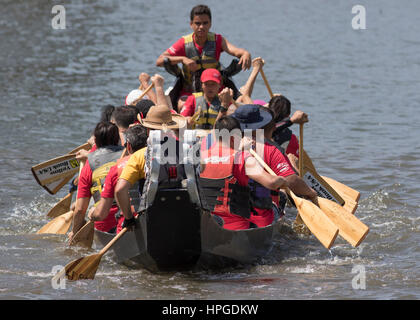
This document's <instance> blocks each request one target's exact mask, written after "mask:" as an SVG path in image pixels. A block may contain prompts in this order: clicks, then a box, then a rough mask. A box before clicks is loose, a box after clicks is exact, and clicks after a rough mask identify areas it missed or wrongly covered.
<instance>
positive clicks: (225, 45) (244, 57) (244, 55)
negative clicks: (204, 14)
mask: <svg viewBox="0 0 420 320" xmlns="http://www.w3.org/2000/svg"><path fill="white" fill-rule="evenodd" d="M222 50H223V51H225V52H226V53H228V54H230V55H231V56H235V57H237V58H239V64H240V65H242V70H246V69H249V67H250V66H251V54H250V53H249V52H248V51H247V50H245V49H242V48H238V47H236V46H234V45H233V44H231V43H230V42H229V41H227V39H226V38H223V39H222Z"/></svg>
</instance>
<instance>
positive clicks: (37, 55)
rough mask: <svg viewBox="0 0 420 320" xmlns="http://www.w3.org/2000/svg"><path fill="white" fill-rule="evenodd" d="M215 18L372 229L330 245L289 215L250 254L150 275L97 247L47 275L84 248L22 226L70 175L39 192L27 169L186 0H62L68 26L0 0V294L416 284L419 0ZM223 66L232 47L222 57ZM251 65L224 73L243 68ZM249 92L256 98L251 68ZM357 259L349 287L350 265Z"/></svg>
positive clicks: (233, 292)
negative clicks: (88, 274) (79, 263)
mask: <svg viewBox="0 0 420 320" xmlns="http://www.w3.org/2000/svg"><path fill="white" fill-rule="evenodd" d="M207 3H208V5H209V6H210V7H211V9H212V13H213V27H212V30H213V31H215V32H218V33H222V34H223V35H224V36H225V37H226V38H227V39H228V40H229V41H231V42H232V43H234V44H235V45H238V46H241V47H244V48H247V49H248V50H249V51H250V52H251V54H252V56H253V57H257V56H261V57H263V58H264V59H265V61H266V65H265V67H264V70H265V74H266V76H267V78H268V80H269V82H270V85H271V87H272V89H273V91H275V92H281V93H283V94H284V95H286V96H287V97H288V98H289V99H290V100H291V101H292V108H293V110H296V109H298V108H299V109H302V110H304V111H306V112H307V113H308V114H309V117H310V122H309V123H308V124H307V125H306V126H305V133H304V145H305V149H306V150H307V152H308V153H309V154H310V155H311V157H312V160H313V161H314V163H315V165H316V167H317V169H318V172H319V173H321V174H322V175H326V176H329V177H333V178H334V179H336V180H339V181H341V182H343V183H345V184H347V185H349V186H351V187H353V188H354V189H357V190H359V191H360V192H361V194H362V196H361V200H360V203H359V208H358V210H357V212H356V215H357V216H358V217H359V218H360V219H361V220H362V221H363V222H364V223H366V224H367V225H369V227H370V229H371V231H370V233H369V235H368V237H367V238H366V239H365V241H364V242H363V243H362V244H361V245H360V246H359V247H358V248H352V247H351V246H350V245H349V244H348V243H347V242H344V240H342V239H337V241H336V243H335V245H334V246H333V247H332V248H331V250H330V251H328V250H325V249H324V248H323V247H322V246H321V245H320V244H319V242H318V241H317V240H316V239H315V238H314V237H308V236H297V235H296V234H295V233H294V232H293V231H292V229H291V227H290V225H291V222H292V221H293V218H294V216H293V212H291V213H290V214H289V215H288V216H287V217H286V222H285V225H284V226H282V227H281V230H280V231H281V235H280V236H278V237H277V238H276V242H275V246H274V249H273V251H272V253H271V255H270V256H268V257H267V258H266V259H265V260H264V261H262V263H260V264H258V265H254V266H246V267H244V268H239V269H238V268H237V269H228V270H223V271H218V272H215V271H214V272H209V271H200V270H194V271H191V272H184V273H163V274H152V273H150V272H148V271H146V270H142V269H140V270H132V269H129V268H128V267H125V266H122V265H118V264H116V263H115V262H113V261H112V259H111V258H110V256H107V255H105V257H104V258H103V259H102V262H101V265H100V267H99V270H98V272H97V274H96V277H95V280H93V281H80V282H75V283H67V286H66V289H65V290H56V289H53V288H52V285H51V277H52V267H53V266H54V265H64V264H66V263H67V262H69V261H71V260H73V259H75V258H77V257H79V256H81V255H85V254H88V252H86V251H83V250H81V249H77V248H68V247H66V245H65V242H64V240H65V237H64V236H51V235H49V236H39V235H35V232H36V231H37V230H38V229H39V228H40V227H42V226H43V225H44V224H45V223H46V222H47V221H48V220H47V218H46V217H45V214H46V213H47V212H48V210H49V209H50V208H51V207H52V206H53V205H54V204H55V203H56V202H57V201H58V200H59V199H60V198H61V197H63V196H64V195H65V194H66V192H67V190H66V188H63V189H62V190H61V191H60V192H59V193H58V194H56V195H54V196H51V195H49V194H47V193H46V191H44V190H43V189H42V188H40V187H39V185H37V183H36V182H35V180H34V179H33V177H32V175H31V172H30V168H31V166H33V165H35V164H38V163H40V162H42V161H45V160H48V159H51V158H54V157H56V156H59V155H62V154H65V153H67V152H68V151H69V150H71V149H72V148H74V147H76V146H78V145H80V144H82V143H84V142H85V140H86V139H87V137H88V136H89V133H90V131H91V130H92V129H93V128H94V125H95V124H96V121H97V120H98V119H99V115H100V107H102V106H103V105H105V104H108V103H111V104H114V105H121V104H123V102H124V98H125V96H126V95H127V93H128V92H129V91H131V90H132V89H134V88H136V87H137V86H138V81H137V76H138V74H139V73H140V72H148V73H149V74H154V73H156V72H159V73H161V74H162V75H163V76H164V77H165V79H166V87H168V86H169V85H171V84H172V82H173V80H174V78H173V77H172V76H170V75H168V74H166V73H165V72H164V70H163V69H160V68H157V67H155V65H154V62H155V60H156V58H157V56H158V55H159V54H160V53H161V52H162V51H163V50H165V49H166V48H167V47H168V46H169V45H171V44H172V43H173V42H175V40H177V39H178V37H180V36H181V35H183V34H186V33H188V32H189V25H188V20H189V10H190V9H191V8H192V6H193V5H195V4H196V2H195V1H172V2H166V1H161V0H158V1H153V2H152V1H143V2H140V1H139V2H137V1H124V2H120V1H116V0H115V1H112V0H105V1H99V0H98V1H93V0H91V1H81V0H79V1H71V3H69V4H65V8H66V29H65V30H54V29H52V27H51V19H52V17H53V14H52V13H51V9H52V6H53V5H54V4H56V2H50V1H40V0H39V1H23V0H20V1H12V0H3V1H2V5H1V6H0V36H1V42H0V56H1V60H0V61H1V62H0V74H1V77H0V87H1V92H2V94H1V100H0V132H1V137H2V142H3V148H1V149H0V176H1V183H0V193H1V196H0V247H1V259H0V298H2V299H418V298H419V297H420V281H419V280H418V279H419V278H420V273H419V270H420V251H419V246H418V244H419V242H420V236H419V233H420V232H419V231H420V230H419V212H420V209H419V207H420V201H419V199H420V192H419V187H418V181H419V179H420V174H419V170H418V169H417V168H418V166H419V164H420V160H419V156H420V151H419V150H420V148H419V144H420V143H419V138H418V136H417V135H418V134H419V133H420V130H419V129H420V124H419V123H420V121H419V120H420V116H419V113H418V110H417V109H418V106H419V103H420V90H419V89H420V77H419V74H420V59H419V51H420V40H419V36H418V35H419V34H420V23H419V21H420V20H419V12H420V3H419V2H418V1H414V0H413V1H391V0H386V1H369V2H367V1H361V2H360V4H362V5H364V6H365V7H366V18H367V22H366V27H367V29H366V30H353V29H352V27H351V20H352V18H353V16H354V15H353V14H352V13H351V9H352V6H353V5H355V4H356V3H355V4H351V3H349V2H348V1H344V0H342V1H309V0H306V1H299V2H291V1H274V0H261V1H250V0H244V1H225V2H223V4H222V2H220V1H209V2H207ZM222 62H223V63H224V64H225V65H226V64H228V63H229V62H230V58H229V57H228V56H226V54H225V55H224V56H222ZM248 75H249V71H248V72H244V73H240V74H239V75H237V76H235V81H236V83H237V84H238V85H242V84H243V83H245V81H246V79H247V77H248ZM253 97H255V98H260V99H266V100H268V93H267V90H266V88H265V86H264V83H263V81H262V80H261V78H258V80H257V82H256V84H255V88H254V93H253ZM357 266H362V267H364V268H365V271H366V287H365V289H353V287H352V279H353V278H354V277H355V273H352V270H353V268H355V267H357Z"/></svg>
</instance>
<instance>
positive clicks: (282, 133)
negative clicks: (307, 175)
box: [268, 95, 308, 171]
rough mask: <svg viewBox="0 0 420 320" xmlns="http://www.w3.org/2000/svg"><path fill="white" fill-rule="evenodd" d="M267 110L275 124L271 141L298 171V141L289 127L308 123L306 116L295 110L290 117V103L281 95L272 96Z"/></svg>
mask: <svg viewBox="0 0 420 320" xmlns="http://www.w3.org/2000/svg"><path fill="white" fill-rule="evenodd" d="M268 108H269V109H270V110H271V111H272V113H273V121H274V122H275V128H274V132H273V134H272V140H274V141H275V142H276V144H278V145H279V146H281V147H282V148H283V150H284V152H285V154H286V155H287V157H288V158H289V160H290V162H291V163H292V165H293V167H294V168H295V170H296V171H298V170H299V168H298V160H299V141H298V139H297V137H296V136H295V135H294V134H293V132H292V130H290V129H289V127H290V126H292V125H293V124H294V123H299V124H301V123H305V122H308V115H307V114H306V113H304V112H303V111H301V110H297V111H295V112H294V113H293V115H292V116H290V114H291V103H290V101H289V99H287V98H286V97H285V96H283V95H274V96H273V97H272V98H271V99H270V101H269V103H268Z"/></svg>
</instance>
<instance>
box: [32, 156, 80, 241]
mask: <svg viewBox="0 0 420 320" xmlns="http://www.w3.org/2000/svg"><path fill="white" fill-rule="evenodd" d="M83 166H84V162H80V166H79V176H80V173H81V172H82V169H83ZM76 201H77V200H76ZM73 215H74V212H73V211H72V210H69V211H68V212H66V213H64V214H62V215H60V216H58V217H57V218H54V219H53V220H51V221H50V222H48V223H47V224H46V225H45V226H43V227H42V228H41V229H40V230H38V232H37V233H38V234H42V233H55V234H66V233H67V231H68V230H69V228H70V226H71V223H72V222H73Z"/></svg>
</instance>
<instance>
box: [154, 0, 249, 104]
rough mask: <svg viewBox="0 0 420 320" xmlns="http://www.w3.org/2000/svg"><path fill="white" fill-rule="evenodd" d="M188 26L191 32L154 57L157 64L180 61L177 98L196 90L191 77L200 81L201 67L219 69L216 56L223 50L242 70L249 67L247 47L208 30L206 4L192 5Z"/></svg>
mask: <svg viewBox="0 0 420 320" xmlns="http://www.w3.org/2000/svg"><path fill="white" fill-rule="evenodd" d="M190 27H191V29H192V31H193V32H192V33H191V34H189V35H186V36H183V37H181V38H180V39H179V40H178V41H177V42H175V43H174V44H173V45H172V46H171V47H170V48H169V49H167V50H166V51H165V52H163V53H162V54H161V55H160V56H159V58H158V59H157V60H156V65H157V66H158V67H163V66H165V64H166V65H176V64H178V63H182V65H183V72H182V73H183V80H184V84H183V88H182V89H181V92H180V97H182V96H188V95H191V94H192V93H193V92H196V91H197V90H195V88H194V87H193V80H194V79H193V78H196V80H198V81H199V79H200V75H201V72H202V71H203V70H205V69H209V68H214V69H218V70H219V71H220V69H221V66H220V63H219V58H220V54H221V53H222V52H226V53H228V54H230V55H232V56H235V57H237V58H239V63H238V64H239V65H241V67H242V70H246V69H249V68H250V66H251V54H250V53H249V52H248V51H247V50H245V49H242V48H238V47H236V46H234V45H233V44H231V43H230V42H229V41H228V40H227V39H226V38H224V37H223V36H222V35H220V34H215V33H213V32H210V31H209V30H210V28H211V11H210V8H209V7H207V6H206V5H198V6H195V7H194V8H192V10H191V13H190ZM198 91H200V90H198Z"/></svg>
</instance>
